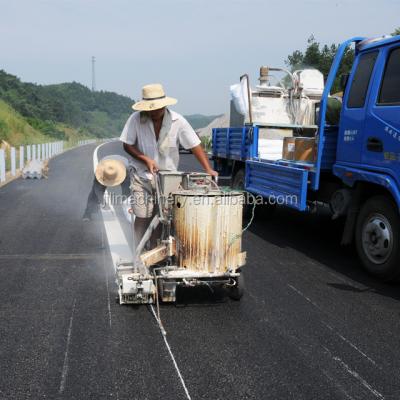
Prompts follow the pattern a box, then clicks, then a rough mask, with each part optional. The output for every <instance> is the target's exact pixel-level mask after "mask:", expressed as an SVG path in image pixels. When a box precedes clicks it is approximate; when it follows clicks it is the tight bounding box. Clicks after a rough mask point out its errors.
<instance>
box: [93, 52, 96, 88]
mask: <svg viewBox="0 0 400 400" xmlns="http://www.w3.org/2000/svg"><path fill="white" fill-rule="evenodd" d="M95 63H96V57H95V56H92V92H95V91H96V73H95Z"/></svg>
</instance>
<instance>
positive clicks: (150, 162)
mask: <svg viewBox="0 0 400 400" xmlns="http://www.w3.org/2000/svg"><path fill="white" fill-rule="evenodd" d="M144 162H145V164H146V167H147V169H148V170H149V171H150V172H151V173H152V174H155V173H156V172H157V171H158V166H157V164H156V162H155V161H154V160H152V159H151V158H148V157H146V159H145V161H144Z"/></svg>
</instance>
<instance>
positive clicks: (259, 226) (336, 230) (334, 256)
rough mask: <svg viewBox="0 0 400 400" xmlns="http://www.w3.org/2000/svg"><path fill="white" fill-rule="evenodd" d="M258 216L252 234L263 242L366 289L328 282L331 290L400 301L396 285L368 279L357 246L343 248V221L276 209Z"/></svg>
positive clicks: (327, 216)
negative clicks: (289, 252)
mask: <svg viewBox="0 0 400 400" xmlns="http://www.w3.org/2000/svg"><path fill="white" fill-rule="evenodd" d="M256 216H257V218H256V219H255V221H254V222H253V224H252V225H251V226H250V228H249V231H250V232H252V233H253V234H255V235H257V236H258V237H259V238H260V239H262V240H265V241H266V242H269V243H272V244H273V245H275V246H278V247H281V248H283V249H284V248H287V249H294V250H296V251H297V252H300V253H302V254H304V255H305V256H306V257H308V258H309V259H311V260H315V261H317V262H318V263H321V264H323V265H325V266H326V267H328V268H329V269H331V270H332V272H333V271H336V272H338V273H340V274H342V275H345V276H347V277H348V278H350V279H351V280H353V281H355V282H358V283H360V284H361V285H363V286H364V288H359V287H357V286H358V285H355V286H353V285H351V284H342V283H340V284H338V283H333V282H329V281H327V282H326V284H327V285H329V286H330V287H333V288H335V289H336V290H338V291H353V292H356V293H360V295H362V294H363V293H364V292H374V293H377V294H380V295H383V296H387V297H391V298H393V299H396V300H400V290H399V286H398V285H397V284H392V283H383V282H380V281H378V280H377V278H374V277H372V276H370V275H368V274H367V273H366V272H365V271H364V270H363V268H362V265H361V263H360V261H359V259H358V257H357V254H356V250H355V246H354V245H351V246H341V245H340V241H341V236H342V231H343V224H344V222H343V221H339V220H336V221H332V220H331V218H330V216H329V215H328V214H327V213H326V212H324V211H319V212H316V213H312V214H305V213H299V212H296V211H294V210H290V209H285V208H277V209H276V211H275V212H274V213H273V214H272V215H271V214H268V215H263V212H262V211H260V210H259V211H258V213H257V214H256ZM246 250H247V249H246ZM283 262H284V261H283ZM328 279H329V278H328Z"/></svg>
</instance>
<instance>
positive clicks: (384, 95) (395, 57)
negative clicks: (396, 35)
mask: <svg viewBox="0 0 400 400" xmlns="http://www.w3.org/2000/svg"><path fill="white" fill-rule="evenodd" d="M399 103H400V48H397V49H394V50H392V52H391V53H390V55H389V58H388V60H387V63H386V68H385V73H384V75H383V79H382V85H381V90H380V93H379V101H378V104H399Z"/></svg>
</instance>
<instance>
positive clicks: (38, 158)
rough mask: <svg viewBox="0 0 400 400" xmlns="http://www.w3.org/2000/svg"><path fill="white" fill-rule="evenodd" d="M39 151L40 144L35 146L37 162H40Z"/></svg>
mask: <svg viewBox="0 0 400 400" xmlns="http://www.w3.org/2000/svg"><path fill="white" fill-rule="evenodd" d="M40 149H41V147H40V144H37V145H36V160H38V161H40V159H41V156H42V155H41V153H40Z"/></svg>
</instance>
